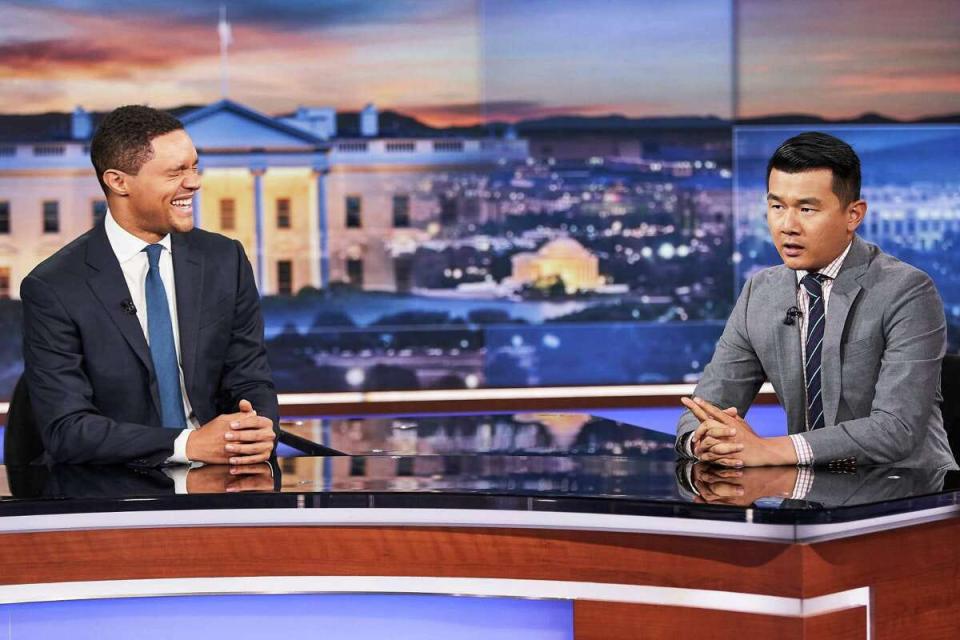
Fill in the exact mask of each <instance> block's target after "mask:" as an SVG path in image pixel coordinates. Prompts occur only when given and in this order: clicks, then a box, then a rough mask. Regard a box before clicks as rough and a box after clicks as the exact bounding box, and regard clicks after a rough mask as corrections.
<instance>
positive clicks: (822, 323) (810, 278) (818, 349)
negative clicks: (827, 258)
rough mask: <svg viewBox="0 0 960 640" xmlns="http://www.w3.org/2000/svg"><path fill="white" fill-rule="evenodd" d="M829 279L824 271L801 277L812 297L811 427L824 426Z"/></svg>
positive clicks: (809, 313) (809, 351) (809, 316)
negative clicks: (826, 289) (825, 297)
mask: <svg viewBox="0 0 960 640" xmlns="http://www.w3.org/2000/svg"><path fill="white" fill-rule="evenodd" d="M826 279H827V276H825V275H823V274H821V273H808V274H807V275H805V276H803V279H802V280H800V284H801V285H803V288H804V289H806V290H807V295H808V296H809V297H810V304H809V305H808V309H807V348H806V351H807V362H806V364H805V365H804V366H805V367H806V372H807V427H808V428H809V429H810V430H813V429H820V428H821V427H823V426H824V421H823V398H822V397H821V395H820V391H821V386H820V379H821V372H820V368H821V367H820V365H821V355H822V353H823V332H824V329H825V328H826V324H827V320H826V314H825V313H824V304H823V286H822V283H823V281H824V280H826Z"/></svg>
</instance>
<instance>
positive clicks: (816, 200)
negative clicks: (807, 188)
mask: <svg viewBox="0 0 960 640" xmlns="http://www.w3.org/2000/svg"><path fill="white" fill-rule="evenodd" d="M767 200H768V201H770V200H772V201H774V202H780V203H784V204H785V203H786V201H785V200H784V199H783V198H781V197H780V196H778V195H777V194H775V193H768V194H767ZM796 204H801V205H802V204H812V205H813V206H815V207H822V206H823V201H822V200H820V198H814V197H813V196H811V197H809V198H798V199H797V201H796Z"/></svg>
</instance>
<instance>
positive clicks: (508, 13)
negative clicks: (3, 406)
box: [0, 0, 960, 398]
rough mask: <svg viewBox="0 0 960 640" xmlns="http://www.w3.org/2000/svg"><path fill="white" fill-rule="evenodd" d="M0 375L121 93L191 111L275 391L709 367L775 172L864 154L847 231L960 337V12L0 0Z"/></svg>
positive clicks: (649, 4)
mask: <svg viewBox="0 0 960 640" xmlns="http://www.w3.org/2000/svg"><path fill="white" fill-rule="evenodd" d="M0 24H2V25H4V26H3V28H2V29H0V84H2V88H3V91H2V92H0V297H2V298H4V300H2V301H0V398H8V397H9V395H10V392H11V390H12V388H13V385H14V384H15V382H16V380H17V379H18V377H19V376H20V374H21V372H22V368H23V363H22V359H21V354H20V340H21V323H22V314H21V308H20V303H19V300H18V298H19V287H20V282H21V281H22V280H23V278H24V277H25V276H26V275H27V274H28V273H29V271H30V270H31V269H32V268H33V267H34V266H35V265H37V264H38V263H39V262H40V261H42V260H43V259H44V258H46V257H47V256H49V255H51V254H52V253H54V252H55V251H56V250H57V249H59V248H60V247H62V246H63V245H65V244H66V243H68V242H69V241H70V240H71V239H73V238H74V237H76V236H78V235H80V234H82V233H84V232H86V231H88V230H89V229H90V228H91V227H92V226H93V225H95V224H96V223H97V222H98V221H99V220H101V219H102V218H103V216H104V215H105V214H106V210H107V207H106V201H105V198H104V195H103V193H102V191H101V190H100V187H99V185H98V183H97V180H96V177H95V176H94V172H93V169H92V167H91V165H90V161H89V143H90V138H91V136H92V134H93V132H94V131H95V129H96V126H97V124H98V122H99V121H100V120H101V119H102V117H103V115H104V114H105V113H106V112H108V111H109V110H111V109H113V108H114V107H116V106H120V105H122V104H131V103H147V104H150V105H151V106H154V107H157V108H162V109H167V110H169V111H171V112H172V113H173V114H175V115H176V116H177V117H179V118H180V119H181V120H182V121H183V123H184V125H185V127H186V129H187V131H188V132H189V133H190V135H191V137H192V138H193V140H194V143H195V144H196V146H197V148H198V151H199V153H200V167H201V170H202V176H203V187H202V189H201V190H200V192H199V193H198V195H197V196H196V198H195V201H194V217H195V221H196V224H197V225H198V226H199V227H201V228H203V229H207V230H210V231H215V232H218V233H222V234H225V235H227V236H230V237H232V238H236V239H237V240H239V241H240V242H241V243H242V244H243V247H244V249H245V251H246V254H247V256H248V258H249V260H250V262H251V265H252V268H253V271H254V275H255V277H256V279H257V283H258V286H259V289H260V292H261V294H262V296H263V312H264V320H265V332H266V340H267V348H268V353H269V357H270V362H271V365H272V367H273V371H274V378H275V380H276V382H277V385H278V388H279V390H280V391H282V392H306V391H309V392H336V391H349V390H388V389H389V390H407V389H462V388H479V387H529V386H552V385H623V384H643V383H666V382H684V381H686V382H691V381H695V380H696V379H697V377H698V376H699V374H700V372H701V371H702V370H703V367H704V366H705V364H706V363H707V362H708V361H709V359H710V356H711V354H712V352H713V348H714V345H715V343H716V340H717V339H718V337H719V335H720V332H721V330H722V328H723V323H724V321H725V319H726V317H727V315H728V314H729V312H730V310H731V308H732V305H733V303H734V301H735V299H736V296H737V294H738V293H739V290H740V288H741V287H742V285H743V283H744V282H745V279H746V278H747V277H749V276H750V275H751V274H752V273H753V272H755V271H756V270H758V269H761V268H763V267H766V266H769V265H772V264H777V263H778V262H779V259H778V256H777V254H776V251H775V249H774V247H773V245H772V243H771V242H770V239H769V234H768V232H767V229H766V222H765V203H764V198H765V167H766V161H767V159H768V158H769V156H770V154H771V153H772V152H773V151H774V150H775V149H776V147H777V146H778V145H779V144H780V143H781V142H782V141H783V140H785V139H786V138H788V137H789V136H791V135H794V134H795V133H798V132H801V131H805V130H822V131H827V132H830V133H833V134H835V135H837V136H839V137H841V138H843V139H845V140H847V141H848V142H849V143H851V144H852V145H853V147H854V148H855V149H856V150H857V151H858V153H859V154H860V156H861V159H862V161H863V174H864V190H863V193H864V197H865V198H866V199H867V202H868V205H869V210H868V214H867V218H866V221H865V223H864V225H863V227H862V228H861V233H862V235H863V237H865V238H866V239H867V240H869V241H871V242H875V243H877V244H879V245H880V246H881V247H882V248H883V249H884V250H886V251H888V252H890V253H892V254H894V255H896V256H898V257H901V258H903V259H905V260H907V261H909V262H911V263H912V264H914V265H916V266H918V267H920V268H922V269H924V270H925V271H927V272H928V273H929V274H930V275H931V276H932V277H933V278H934V280H935V282H936V283H937V286H938V287H939V290H940V293H941V295H942V296H943V298H944V301H945V304H946V310H947V321H948V325H949V328H950V349H951V350H953V351H955V350H956V349H957V345H958V336H960V286H958V285H960V281H958V276H957V274H958V273H960V268H958V267H960V264H958V262H960V259H958V258H957V255H958V253H957V251H956V245H957V243H958V241H960V234H958V231H960V126H958V122H960V115H958V114H960V5H957V4H956V3H953V2H941V1H934V0H919V1H917V2H913V3H911V4H910V5H909V6H904V5H901V4H899V3H892V2H881V3H877V2H869V1H867V0H854V1H852V2H845V3H841V4H839V5H838V4H837V3H833V2H827V1H826V0H814V1H811V2H804V3H791V2H768V1H766V0H741V1H739V2H716V1H712V0H699V1H697V0H681V1H676V2H671V3H662V2H654V1H652V0H649V1H646V0H643V1H640V0H623V1H617V0H611V1H609V2H602V3H584V2H576V1H573V0H551V1H545V0H544V1H541V0H532V1H529V2H510V1H507V0H444V1H433V0H409V1H398V2H365V1H360V2H337V1H333V0H331V1H327V2H266V1H261V0H244V1H239V0H233V1H229V2H225V3H223V10H221V8H220V7H219V6H218V5H217V4H216V3H195V2H179V1H174V2H173V3H172V4H171V3H165V4H163V5H158V4H156V3H152V2H130V3H126V4H125V5H124V6H123V7H122V8H117V7H116V5H115V4H114V3H107V2H103V1H101V0H86V1H83V2H69V3H64V2H58V1H53V0H51V1H44V0H39V1H36V2H29V3H16V2H14V3H5V4H3V5H2V6H0Z"/></svg>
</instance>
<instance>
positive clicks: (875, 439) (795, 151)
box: [677, 133, 957, 469]
mask: <svg viewBox="0 0 960 640" xmlns="http://www.w3.org/2000/svg"><path fill="white" fill-rule="evenodd" d="M767 191H768V193H767V223H768V225H769V227H770V235H771V236H772V238H773V242H774V244H775V245H776V248H777V251H778V253H779V254H780V257H781V258H782V259H783V262H784V264H782V265H778V266H775V267H770V268H768V269H764V270H762V271H760V272H758V273H756V274H755V275H754V276H752V277H751V278H750V279H749V280H748V281H747V283H746V285H745V286H744V288H743V291H742V292H741V294H740V298H739V299H738V300H737V303H736V306H735V307H734V309H733V312H732V313H731V315H730V318H729V319H728V320H727V325H726V327H725V329H724V331H723V335H722V336H721V337H720V341H719V342H718V343H717V348H716V351H715V352H714V355H713V360H712V361H711V362H710V364H709V365H707V367H706V369H705V370H704V372H703V377H702V378H701V380H700V383H699V384H698V385H697V388H696V390H695V392H694V399H692V400H691V399H688V398H684V399H683V403H684V405H685V406H686V407H687V408H688V411H685V412H684V414H683V415H682V416H681V418H680V422H679V424H678V425H677V453H678V454H679V455H681V456H683V457H696V458H698V459H700V460H702V461H706V462H714V463H717V464H721V465H725V466H731V467H739V466H765V465H779V464H791V465H793V464H801V465H808V464H828V463H831V462H832V463H836V462H838V461H842V462H848V463H859V464H888V465H889V464H896V466H898V467H927V468H935V469H944V468H951V469H955V468H957V465H956V462H955V461H954V458H953V455H952V454H951V452H950V447H949V445H948V443H947V436H946V432H945V431H944V428H943V417H942V415H941V413H940V406H939V405H940V401H941V400H942V398H941V395H940V365H941V360H942V359H943V354H944V350H945V345H946V322H945V319H944V313H943V303H942V301H941V300H940V296H939V294H938V293H937V290H936V288H935V287H934V284H933V282H932V281H931V280H930V277H929V276H927V274H925V273H924V272H922V271H920V270H919V269H916V268H914V267H911V266H910V265H908V264H905V263H903V262H900V261H899V260H897V259H896V258H893V257H892V256H889V255H887V254H885V253H883V252H882V251H881V250H880V249H879V248H878V247H876V246H875V245H872V244H870V243H868V242H865V241H864V240H862V239H861V238H859V237H858V236H857V235H856V230H857V227H858V226H859V225H860V223H861V222H862V221H863V218H864V215H866V212H867V204H866V202H865V201H864V200H862V199H861V198H860V160H859V158H858V157H857V155H856V154H855V153H854V151H853V149H852V148H850V146H849V145H847V144H846V143H845V142H843V141H842V140H839V139H837V138H835V137H833V136H830V135H827V134H823V133H803V134H800V135H798V136H795V137H793V138H791V139H789V140H787V141H786V142H784V143H783V144H782V145H781V146H780V148H779V149H777V151H776V152H775V153H774V154H773V157H772V158H771V159H770V162H769V163H768V165H767ZM767 380H769V381H770V383H771V384H772V385H773V388H774V390H775V391H776V393H777V397H778V398H779V399H780V403H781V404H782V405H783V407H784V409H785V410H786V413H787V428H788V431H789V434H790V435H788V436H781V437H773V438H762V437H760V436H758V435H756V433H754V431H753V430H752V429H751V428H750V425H749V424H748V423H747V422H746V421H745V420H744V419H743V418H742V417H741V416H743V415H745V414H746V411H747V409H748V408H749V407H750V404H751V403H752V402H753V400H754V398H755V397H756V394H757V392H758V391H759V389H760V385H761V384H763V382H764V381H767ZM721 408H722V409H721Z"/></svg>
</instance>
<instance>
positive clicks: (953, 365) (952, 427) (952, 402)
mask: <svg viewBox="0 0 960 640" xmlns="http://www.w3.org/2000/svg"><path fill="white" fill-rule="evenodd" d="M940 391H941V393H942V394H943V403H942V404H941V405H940V411H941V412H943V428H944V429H946V431H947V439H948V440H949V441H950V449H951V450H952V451H953V457H954V458H956V459H957V460H960V354H950V353H948V354H947V355H945V356H944V357H943V367H942V368H941V369H940Z"/></svg>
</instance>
